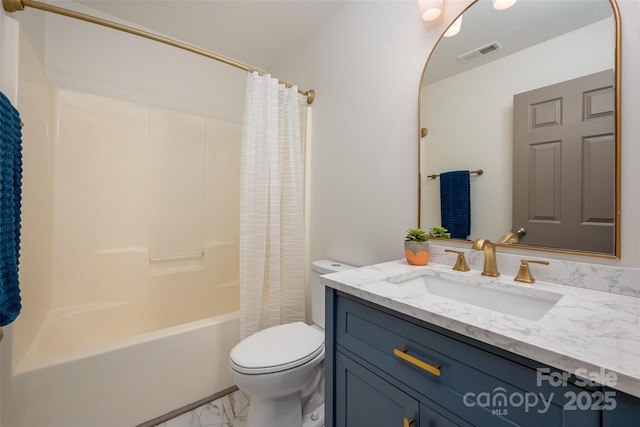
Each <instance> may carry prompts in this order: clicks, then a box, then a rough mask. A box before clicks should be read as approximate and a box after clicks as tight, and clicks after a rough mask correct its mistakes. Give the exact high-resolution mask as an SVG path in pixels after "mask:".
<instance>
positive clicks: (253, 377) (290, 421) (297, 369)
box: [229, 260, 355, 427]
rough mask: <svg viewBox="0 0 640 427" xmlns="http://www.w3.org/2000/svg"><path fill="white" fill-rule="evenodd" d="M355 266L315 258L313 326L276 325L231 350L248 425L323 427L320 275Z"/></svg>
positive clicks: (321, 289) (321, 292)
mask: <svg viewBox="0 0 640 427" xmlns="http://www.w3.org/2000/svg"><path fill="white" fill-rule="evenodd" d="M351 268H355V267H352V266H350V265H346V264H342V263H339V262H335V261H330V260H322V261H315V262H313V263H312V267H311V270H312V273H311V277H310V286H311V316H312V320H313V323H314V324H313V325H311V326H310V325H307V324H306V323H303V322H295V323H288V324H284V325H278V326H273V327H271V328H267V329H264V330H262V331H259V332H256V333H255V334H253V335H251V336H249V337H247V338H245V339H244V340H242V341H241V342H240V343H238V344H237V345H236V346H235V347H234V348H233V349H232V350H231V353H230V355H229V361H230V364H231V376H232V378H233V382H234V383H235V384H236V386H238V388H239V389H240V390H242V391H243V392H245V393H246V394H247V395H249V400H250V404H249V414H248V416H247V427H299V426H300V427H322V426H324V363H323V362H324V285H322V283H320V276H322V275H323V274H328V273H334V272H337V271H342V270H348V269H351Z"/></svg>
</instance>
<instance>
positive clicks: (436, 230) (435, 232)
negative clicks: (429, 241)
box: [429, 227, 451, 239]
mask: <svg viewBox="0 0 640 427" xmlns="http://www.w3.org/2000/svg"><path fill="white" fill-rule="evenodd" d="M429 237H443V238H445V239H449V238H450V237H451V233H449V230H447V229H446V228H444V227H431V228H430V229H429Z"/></svg>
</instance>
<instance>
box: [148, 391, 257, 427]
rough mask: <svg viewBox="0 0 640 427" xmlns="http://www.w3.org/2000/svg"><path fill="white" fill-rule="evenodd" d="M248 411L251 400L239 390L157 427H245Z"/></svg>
mask: <svg viewBox="0 0 640 427" xmlns="http://www.w3.org/2000/svg"><path fill="white" fill-rule="evenodd" d="M248 411H249V399H248V398H247V396H246V395H245V394H244V393H243V392H241V391H239V390H238V391H235V392H233V393H231V394H229V395H227V396H224V397H222V398H220V399H218V400H214V401H213V402H209V403H206V404H204V405H202V406H200V407H198V408H196V409H194V410H193V411H189V412H185V413H184V414H182V415H179V416H177V417H175V418H172V419H170V420H168V421H166V422H164V423H162V424H158V425H157V426H156V427H245V426H246V423H247V412H248Z"/></svg>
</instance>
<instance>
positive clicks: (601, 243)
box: [512, 70, 615, 253]
mask: <svg viewBox="0 0 640 427" xmlns="http://www.w3.org/2000/svg"><path fill="white" fill-rule="evenodd" d="M613 81H614V76H613V71H611V70H609V71H603V72H600V73H596V74H592V75H589V76H585V77H581V78H578V79H574V80H569V81H566V82H563V83H558V84H555V85H551V86H547V87H544V88H540V89H536V90H533V91H529V92H525V93H521V94H518V95H515V96H514V107H513V121H514V140H513V224H512V229H513V230H517V229H519V228H521V227H523V228H525V229H526V231H527V234H526V236H524V237H523V238H521V243H523V244H526V245H531V246H541V247H549V248H563V249H569V250H585V251H590V252H603V253H612V252H613V251H614V249H615V248H614V247H615V192H614V191H613V188H615V182H614V181H615V117H614V114H613V112H614V107H615V92H614V87H613Z"/></svg>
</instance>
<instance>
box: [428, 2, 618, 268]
mask: <svg viewBox="0 0 640 427" xmlns="http://www.w3.org/2000/svg"><path fill="white" fill-rule="evenodd" d="M478 1H479V0H474V1H473V2H472V3H470V4H469V5H468V6H467V7H466V8H465V9H464V10H463V11H462V12H460V15H462V14H464V12H466V11H467V10H468V9H469V8H470V7H472V6H473V5H474V4H476V3H477V2H478ZM609 3H610V5H611V9H612V11H613V17H614V23H615V47H614V66H615V70H614V82H615V109H616V114H615V171H616V173H615V224H614V227H615V231H614V235H615V251H614V253H613V254H605V253H596V252H582V251H576V250H565V249H556V248H547V247H537V246H527V245H522V244H518V245H513V244H501V243H496V246H498V247H506V248H512V249H522V250H533V251H540V252H551V253H562V254H571V255H582V256H590V257H598V258H613V259H619V258H620V235H621V231H620V228H621V223H620V219H621V191H620V188H621V187H620V186H621V174H620V163H621V136H620V130H621V125H620V122H621V120H620V119H621V102H620V96H621V90H620V83H621V77H620V76H621V37H622V36H621V31H620V11H619V9H618V4H617V2H616V0H609ZM460 15H458V17H459V16H460ZM456 19H457V17H456ZM453 21H455V19H454V20H453ZM453 21H452V23H453ZM446 30H447V29H445V30H444V31H443V33H442V34H441V35H440V37H439V38H438V40H437V41H436V43H435V44H434V46H433V49H432V50H431V52H430V53H429V57H428V58H427V61H426V63H425V65H424V67H423V69H422V75H421V77H420V83H419V86H418V222H417V223H418V227H419V228H421V227H422V226H423V224H421V221H422V206H421V205H422V174H421V167H420V166H421V165H420V162H421V159H422V138H423V137H425V136H427V134H428V129H426V128H423V127H422V123H421V121H422V105H421V104H422V88H423V86H422V85H423V81H424V76H425V72H426V70H427V67H428V65H429V60H430V59H431V56H432V55H433V52H434V51H435V50H436V48H437V46H438V44H439V43H440V41H441V40H442V38H443V35H444V32H445V31H446ZM434 239H435V240H436V241H443V242H447V241H453V242H458V243H471V242H470V241H469V240H461V239H444V238H434Z"/></svg>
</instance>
